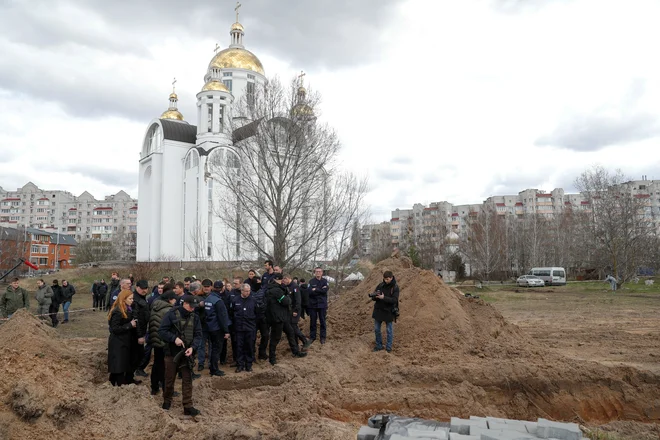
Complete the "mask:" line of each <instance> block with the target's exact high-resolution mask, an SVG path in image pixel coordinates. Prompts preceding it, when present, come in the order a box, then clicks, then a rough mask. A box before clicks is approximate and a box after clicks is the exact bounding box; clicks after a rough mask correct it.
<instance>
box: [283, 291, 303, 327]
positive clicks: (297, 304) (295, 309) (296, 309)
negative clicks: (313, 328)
mask: <svg viewBox="0 0 660 440" xmlns="http://www.w3.org/2000/svg"><path fill="white" fill-rule="evenodd" d="M286 289H287V290H288V291H289V296H290V297H291V322H293V323H294V324H295V323H297V322H298V321H300V312H302V297H301V296H300V287H298V284H297V283H296V282H295V281H291V284H289V285H288V286H286ZM293 313H296V316H293Z"/></svg>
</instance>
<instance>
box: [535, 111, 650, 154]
mask: <svg viewBox="0 0 660 440" xmlns="http://www.w3.org/2000/svg"><path fill="white" fill-rule="evenodd" d="M658 135H660V121H658V118H657V117H656V116H655V115H652V114H649V113H636V114H625V113H623V114H618V115H613V114H603V113H594V114H586V115H574V116H571V117H566V118H564V120H562V121H561V122H560V123H559V125H558V126H557V128H555V130H554V131H553V132H552V133H550V134H549V135H546V136H542V137H540V138H538V139H537V140H536V142H535V143H536V145H538V146H558V147H562V148H566V149H569V150H574V151H598V150H601V149H603V148H605V147H608V146H611V145H619V144H625V143H629V142H637V141H642V140H645V139H649V138H652V137H655V136H658Z"/></svg>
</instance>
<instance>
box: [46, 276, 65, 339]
mask: <svg viewBox="0 0 660 440" xmlns="http://www.w3.org/2000/svg"><path fill="white" fill-rule="evenodd" d="M51 289H52V290H53V298H52V302H51V303H50V309H49V310H48V313H50V320H51V321H52V322H53V327H57V324H59V323H60V321H59V320H58V319H57V314H58V313H59V311H60V304H62V286H60V282H59V281H57V280H53V285H52V286H51Z"/></svg>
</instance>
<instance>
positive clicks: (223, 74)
mask: <svg viewBox="0 0 660 440" xmlns="http://www.w3.org/2000/svg"><path fill="white" fill-rule="evenodd" d="M233 75H234V74H233V73H232V72H222V76H233Z"/></svg>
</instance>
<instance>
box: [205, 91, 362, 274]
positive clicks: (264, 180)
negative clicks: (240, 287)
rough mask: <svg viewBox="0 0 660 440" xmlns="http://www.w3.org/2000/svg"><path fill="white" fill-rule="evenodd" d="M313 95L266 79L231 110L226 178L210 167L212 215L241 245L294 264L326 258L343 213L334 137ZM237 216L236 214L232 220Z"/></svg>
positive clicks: (341, 176)
mask: <svg viewBox="0 0 660 440" xmlns="http://www.w3.org/2000/svg"><path fill="white" fill-rule="evenodd" d="M319 102H320V96H319V94H317V93H307V91H306V90H305V89H303V88H302V87H298V84H297V83H296V81H292V82H291V84H290V85H289V86H288V87H285V86H283V85H282V83H281V82H280V81H279V80H278V79H273V80H270V81H268V82H267V84H266V85H265V86H264V87H263V88H262V89H260V90H257V91H256V92H255V93H254V94H250V95H247V96H246V98H245V99H244V100H243V102H239V103H236V105H235V108H234V110H233V112H234V113H233V115H234V119H235V120H236V121H241V122H245V121H251V122H249V123H248V124H244V125H243V126H241V127H239V128H237V129H236V130H235V131H234V149H235V153H236V156H237V160H238V162H239V165H238V166H239V168H238V171H237V172H236V173H231V174H230V175H227V173H226V172H224V170H225V168H223V167H222V164H220V163H214V162H213V161H211V162H210V164H209V172H210V175H211V176H212V178H213V179H214V182H217V184H218V185H219V186H220V187H221V188H222V193H223V194H224V196H223V198H224V199H223V200H221V205H222V206H223V207H224V209H222V210H219V211H217V212H216V215H218V216H219V217H220V219H221V220H222V222H223V224H225V225H226V226H227V228H229V229H230V230H232V231H234V232H235V233H236V235H237V237H238V239H239V240H240V242H241V245H242V247H244V248H245V249H248V250H250V251H252V252H254V253H257V254H258V255H259V256H260V257H268V258H270V259H272V260H274V261H276V262H277V263H278V264H280V265H282V266H285V265H286V266H288V267H289V268H291V269H293V268H295V267H299V266H300V265H301V264H302V263H303V262H308V261H310V260H313V259H316V258H320V257H324V258H327V257H328V252H329V249H328V245H329V242H330V241H331V239H332V237H333V236H334V235H335V234H337V232H338V231H340V230H341V224H342V220H343V219H346V218H350V217H351V214H350V213H349V212H348V211H350V208H349V207H348V205H347V203H346V197H347V194H346V190H345V186H344V182H345V181H346V177H345V174H344V173H341V172H339V169H338V166H337V156H338V153H339V150H340V144H339V140H338V139H337V135H336V133H335V132H334V130H332V129H331V128H330V127H328V126H327V125H326V124H323V123H320V122H319V121H318V120H317V115H318V104H319ZM237 219H239V220H238V221H237Z"/></svg>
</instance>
